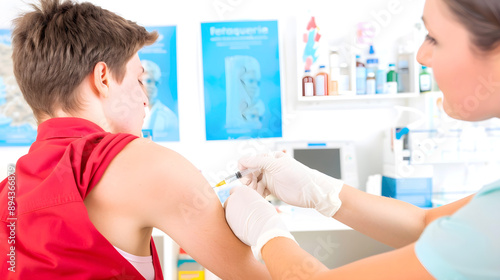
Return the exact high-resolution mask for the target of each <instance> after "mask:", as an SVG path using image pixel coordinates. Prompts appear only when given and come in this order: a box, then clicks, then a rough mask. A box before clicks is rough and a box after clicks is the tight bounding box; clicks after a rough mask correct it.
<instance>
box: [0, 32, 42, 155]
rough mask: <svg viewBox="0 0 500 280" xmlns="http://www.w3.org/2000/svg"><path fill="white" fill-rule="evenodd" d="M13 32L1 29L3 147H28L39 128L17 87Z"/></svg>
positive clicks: (0, 143) (0, 127)
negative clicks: (14, 68)
mask: <svg viewBox="0 0 500 280" xmlns="http://www.w3.org/2000/svg"><path fill="white" fill-rule="evenodd" d="M10 36H11V33H10V30H5V29H0V146H29V145H31V143H33V142H34V141H35V138H36V129H37V124H36V120H35V117H34V116H33V111H32V110H31V108H30V107H29V105H28V103H26V101H25V100H24V97H23V95H22V93H21V90H20V89H19V86H18V85H17V82H16V78H15V77H14V70H13V63H12V59H11V56H12V42H11V37H10Z"/></svg>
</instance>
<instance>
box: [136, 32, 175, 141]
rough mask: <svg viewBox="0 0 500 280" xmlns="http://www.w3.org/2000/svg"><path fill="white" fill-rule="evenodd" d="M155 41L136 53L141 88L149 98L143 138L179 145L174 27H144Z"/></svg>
mask: <svg viewBox="0 0 500 280" xmlns="http://www.w3.org/2000/svg"><path fill="white" fill-rule="evenodd" d="M146 29H147V30H148V31H153V30H155V31H157V32H158V34H159V37H158V40H157V41H156V42H155V43H154V44H153V45H151V46H146V47H144V48H142V49H141V50H140V51H139V58H140V59H141V63H142V66H143V67H144V76H143V84H144V86H145V87H146V91H147V93H148V98H149V106H148V108H147V109H146V111H147V113H146V118H145V119H144V125H143V127H142V128H143V130H142V131H143V134H144V136H145V137H151V138H152V139H153V141H179V111H178V102H177V38H176V27H175V26H153V27H146Z"/></svg>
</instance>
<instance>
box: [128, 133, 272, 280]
mask: <svg viewBox="0 0 500 280" xmlns="http://www.w3.org/2000/svg"><path fill="white" fill-rule="evenodd" d="M130 146H131V147H130V148H131V149H132V150H129V151H128V152H129V153H130V154H129V155H128V156H129V157H131V158H129V160H138V161H137V162H135V163H134V164H133V166H135V167H136V168H137V169H139V170H136V171H134V172H133V173H135V174H136V175H135V177H138V181H137V183H136V184H135V185H140V186H139V187H138V188H136V189H134V190H132V191H131V193H130V196H132V197H133V199H134V201H136V202H137V203H136V207H137V210H138V211H139V213H140V215H143V216H142V217H140V216H139V219H141V220H143V221H144V226H145V227H156V228H159V229H160V230H162V231H163V232H165V233H166V234H168V235H169V236H170V237H171V238H172V239H173V240H174V241H176V243H178V244H179V245H180V246H181V247H182V248H183V249H184V250H185V251H186V252H187V253H188V254H189V255H191V256H192V257H193V258H194V259H196V260H197V261H198V262H199V263H200V264H201V265H203V266H204V267H205V268H207V269H208V270H210V271H212V272H213V273H215V274H217V275H218V276H219V277H222V278H223V279H239V278H241V279H250V278H251V279H266V278H269V275H268V272H267V270H266V269H265V266H264V265H262V264H260V263H259V262H258V261H257V260H256V259H255V258H254V257H253V254H252V252H251V249H250V248H249V247H248V246H246V245H244V244H243V243H242V242H241V241H240V240H239V239H238V238H237V237H236V236H234V234H233V232H232V231H231V229H230V228H229V226H228V225H227V223H226V219H225V216H224V210H223V208H222V205H221V203H220V201H219V199H218V197H217V195H216V194H215V192H214V191H213V190H212V188H211V186H210V185H209V184H208V182H207V181H206V180H205V178H204V177H203V176H202V174H201V172H200V171H199V170H198V169H196V168H195V167H194V166H193V165H192V164H191V163H190V162H189V161H187V160H186V159H185V158H183V157H182V156H180V155H179V154H177V153H176V152H173V151H171V150H169V149H166V148H164V147H161V146H159V145H157V144H155V143H153V142H150V141H147V140H143V139H141V140H140V141H137V140H136V141H133V142H132V143H131V145H130ZM141 174H142V175H141ZM132 180H134V179H132ZM131 185H134V184H131Z"/></svg>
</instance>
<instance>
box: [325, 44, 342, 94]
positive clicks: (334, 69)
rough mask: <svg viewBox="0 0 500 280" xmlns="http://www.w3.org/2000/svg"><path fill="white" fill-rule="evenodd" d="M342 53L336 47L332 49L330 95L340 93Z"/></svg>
mask: <svg viewBox="0 0 500 280" xmlns="http://www.w3.org/2000/svg"><path fill="white" fill-rule="evenodd" d="M339 80H340V55H339V53H338V51H337V50H336V49H332V50H331V51H330V85H329V87H328V89H329V90H328V95H339Z"/></svg>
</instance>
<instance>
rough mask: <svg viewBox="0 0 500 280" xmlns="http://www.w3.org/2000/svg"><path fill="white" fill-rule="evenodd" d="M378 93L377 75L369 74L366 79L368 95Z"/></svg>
mask: <svg viewBox="0 0 500 280" xmlns="http://www.w3.org/2000/svg"><path fill="white" fill-rule="evenodd" d="M376 91H377V84H376V80H375V73H374V72H368V74H367V77H366V94H367V95H368V94H375V93H376Z"/></svg>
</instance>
